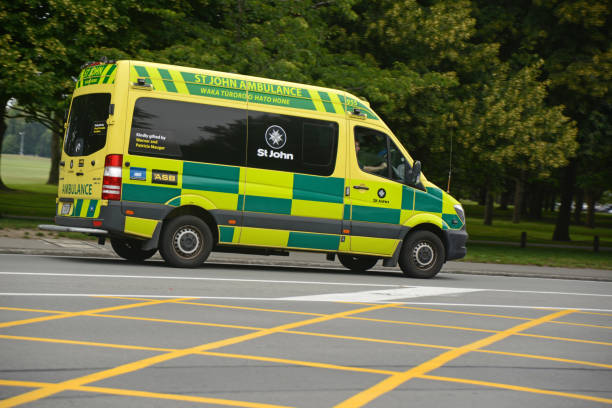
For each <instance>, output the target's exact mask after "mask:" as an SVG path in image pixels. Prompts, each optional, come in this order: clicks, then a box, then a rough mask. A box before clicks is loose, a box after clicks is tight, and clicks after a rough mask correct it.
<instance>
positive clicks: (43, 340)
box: [0, 334, 174, 352]
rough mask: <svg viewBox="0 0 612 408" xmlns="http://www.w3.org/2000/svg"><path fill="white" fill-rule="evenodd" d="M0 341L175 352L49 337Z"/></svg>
mask: <svg viewBox="0 0 612 408" xmlns="http://www.w3.org/2000/svg"><path fill="white" fill-rule="evenodd" d="M0 339H7V340H25V341H37V342H41V343H56V344H73V345H77V346H89V347H105V348H118V349H127V350H145V351H163V352H168V351H174V349H169V348H161V347H147V346H131V345H127V344H114V343H99V342H94V341H80V340H65V339H51V338H47V337H27V336H10V335H7V334H0Z"/></svg>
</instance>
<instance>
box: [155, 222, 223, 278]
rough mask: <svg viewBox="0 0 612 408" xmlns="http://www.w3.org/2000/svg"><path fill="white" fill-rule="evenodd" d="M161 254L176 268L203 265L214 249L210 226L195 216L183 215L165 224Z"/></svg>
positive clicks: (160, 246) (160, 248)
mask: <svg viewBox="0 0 612 408" xmlns="http://www.w3.org/2000/svg"><path fill="white" fill-rule="evenodd" d="M160 238H161V242H160V245H159V253H160V254H161V256H162V257H163V258H164V260H165V261H166V262H167V263H168V264H170V265H171V266H174V267H176V268H193V267H196V266H199V265H201V264H202V263H203V262H204V261H205V260H206V258H208V255H210V251H212V247H213V236H212V233H211V232H210V228H209V227H208V225H207V224H206V223H205V222H204V221H202V220H201V219H200V218H198V217H195V216H193V215H181V216H179V217H176V218H173V219H171V220H169V221H167V222H165V223H164V227H163V228H162V233H161V237H160Z"/></svg>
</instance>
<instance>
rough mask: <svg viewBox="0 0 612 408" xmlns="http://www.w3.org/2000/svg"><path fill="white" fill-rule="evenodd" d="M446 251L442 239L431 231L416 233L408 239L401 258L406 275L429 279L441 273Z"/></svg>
mask: <svg viewBox="0 0 612 408" xmlns="http://www.w3.org/2000/svg"><path fill="white" fill-rule="evenodd" d="M444 259H445V251H444V245H443V244H442V241H441V240H440V238H439V237H438V236H437V235H436V234H434V233H433V232H431V231H416V232H414V233H412V234H410V235H408V236H407V237H406V239H405V240H404V247H403V248H402V252H401V254H400V257H399V264H400V268H401V269H402V272H404V275H406V276H408V277H410V278H421V279H429V278H433V277H434V276H436V275H437V274H438V272H440V269H442V265H443V264H444Z"/></svg>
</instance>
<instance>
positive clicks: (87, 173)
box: [43, 61, 467, 278]
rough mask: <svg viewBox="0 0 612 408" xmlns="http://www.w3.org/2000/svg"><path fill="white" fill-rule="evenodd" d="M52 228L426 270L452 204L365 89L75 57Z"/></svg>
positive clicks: (451, 231) (135, 245) (128, 242)
mask: <svg viewBox="0 0 612 408" xmlns="http://www.w3.org/2000/svg"><path fill="white" fill-rule="evenodd" d="M65 127H66V134H65V141H64V146H63V151H62V157H61V162H60V183H59V190H58V199H57V213H56V217H55V223H56V225H53V226H43V228H54V229H56V230H64V231H77V232H83V233H86V234H90V235H97V236H99V237H100V242H101V243H104V239H105V238H108V239H110V242H111V244H112V247H113V249H114V250H115V251H116V252H117V254H118V255H119V256H121V257H123V258H126V259H128V260H132V261H142V260H144V259H147V258H149V257H151V256H152V255H153V254H154V253H155V252H156V251H157V250H159V252H160V253H161V255H162V257H163V258H164V259H165V260H166V262H167V263H168V264H170V265H172V266H175V267H195V266H198V265H200V264H202V263H203V262H204V261H205V260H206V259H207V257H208V256H209V254H210V252H211V251H225V252H240V253H253V254H268V255H269V254H287V253H288V251H315V252H321V253H325V254H327V259H330V260H333V259H334V258H335V256H336V255H337V256H338V258H339V260H340V262H341V263H342V264H343V265H344V266H346V267H347V268H349V269H352V270H355V271H364V270H366V269H369V268H371V267H372V266H374V264H375V263H376V262H377V261H378V260H380V259H382V260H383V265H384V266H389V267H393V266H396V265H397V264H398V262H399V265H400V267H401V269H402V271H403V272H404V274H405V275H407V276H410V277H417V278H430V277H433V276H434V275H436V274H437V273H438V271H439V270H440V268H441V267H442V264H443V263H444V262H445V261H447V260H450V259H457V258H461V257H463V256H464V255H465V253H466V248H465V243H466V239H467V233H466V230H465V215H464V212H463V209H462V207H461V205H460V204H459V203H458V202H457V200H455V199H454V198H453V197H451V196H450V195H449V194H447V193H445V192H444V191H442V190H441V189H440V188H438V187H436V186H435V185H434V184H432V183H431V182H429V181H427V179H426V178H425V176H424V175H423V174H422V173H421V164H420V162H418V161H413V160H412V158H411V157H410V155H409V154H408V152H407V151H406V149H405V148H404V147H403V146H402V145H401V143H399V142H398V140H397V138H396V137H395V136H394V135H393V133H392V132H391V130H390V129H389V128H388V127H387V126H386V125H385V123H384V122H383V121H382V120H381V119H380V117H379V116H378V115H376V113H375V112H374V111H373V110H372V109H371V108H370V106H369V104H368V103H367V102H365V101H363V100H360V99H359V98H357V97H355V96H353V95H351V94H349V93H347V92H344V91H339V90H335V89H327V88H321V87H315V86H309V85H303V84H296V83H289V82H282V81H276V80H271V79H265V78H256V77H250V76H244V75H237V74H231V73H224V72H215V71H209V70H203V69H194V68H185V67H179V66H172V65H163V64H155V63H150V62H141V61H116V62H104V63H91V64H88V65H87V66H85V67H84V69H83V71H82V72H81V74H80V76H79V78H78V82H77V84H76V90H75V92H74V95H73V98H72V103H71V107H70V112H69V116H68V121H67V123H66V124H65Z"/></svg>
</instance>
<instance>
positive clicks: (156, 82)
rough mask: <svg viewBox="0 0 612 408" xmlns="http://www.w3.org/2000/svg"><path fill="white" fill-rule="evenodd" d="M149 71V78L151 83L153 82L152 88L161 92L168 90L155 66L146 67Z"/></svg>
mask: <svg viewBox="0 0 612 408" xmlns="http://www.w3.org/2000/svg"><path fill="white" fill-rule="evenodd" d="M146 69H147V72H148V73H149V78H150V79H151V83H152V84H153V89H155V90H157V91H162V92H168V89H167V88H166V84H165V83H164V81H163V79H162V77H161V74H160V73H159V71H158V70H157V69H156V68H153V67H148V68H146Z"/></svg>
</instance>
